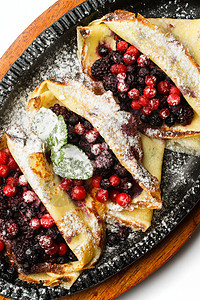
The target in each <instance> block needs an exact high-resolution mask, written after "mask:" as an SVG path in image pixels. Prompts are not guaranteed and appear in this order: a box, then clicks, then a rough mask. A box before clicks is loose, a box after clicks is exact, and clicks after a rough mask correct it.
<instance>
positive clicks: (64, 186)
mask: <svg viewBox="0 0 200 300" xmlns="http://www.w3.org/2000/svg"><path fill="white" fill-rule="evenodd" d="M72 185H73V181H72V180H71V179H68V178H64V179H63V180H62V181H61V182H60V184H59V187H60V188H61V190H63V191H69V190H70V189H71V188H72Z"/></svg>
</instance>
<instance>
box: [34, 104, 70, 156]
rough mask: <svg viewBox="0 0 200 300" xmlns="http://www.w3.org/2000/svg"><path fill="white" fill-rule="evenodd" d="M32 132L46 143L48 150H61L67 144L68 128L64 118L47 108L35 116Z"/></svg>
mask: <svg viewBox="0 0 200 300" xmlns="http://www.w3.org/2000/svg"><path fill="white" fill-rule="evenodd" d="M31 130H32V131H34V132H35V133H36V134H37V135H38V136H39V138H40V139H41V140H42V141H43V142H46V148H47V150H51V149H52V148H55V149H54V151H59V149H60V148H61V147H62V146H63V145H65V144H66V143H67V126H66V124H65V121H64V119H63V117H62V116H58V117H57V116H56V114H55V113H54V112H53V111H52V110H50V109H47V108H44V107H42V108H41V109H40V110H39V111H38V112H37V114H36V115H35V117H34V119H33V121H32V123H31Z"/></svg>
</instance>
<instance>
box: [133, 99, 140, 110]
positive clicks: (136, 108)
mask: <svg viewBox="0 0 200 300" xmlns="http://www.w3.org/2000/svg"><path fill="white" fill-rule="evenodd" d="M131 107H132V109H135V110H138V109H141V108H142V106H141V105H140V103H139V102H138V101H136V100H133V101H132V103H131Z"/></svg>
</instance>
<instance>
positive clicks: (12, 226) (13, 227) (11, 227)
mask: <svg viewBox="0 0 200 300" xmlns="http://www.w3.org/2000/svg"><path fill="white" fill-rule="evenodd" d="M6 230H7V232H8V234H10V235H11V236H15V235H17V234H18V231H19V227H18V225H17V224H16V223H14V222H9V223H8V224H7V226H6Z"/></svg>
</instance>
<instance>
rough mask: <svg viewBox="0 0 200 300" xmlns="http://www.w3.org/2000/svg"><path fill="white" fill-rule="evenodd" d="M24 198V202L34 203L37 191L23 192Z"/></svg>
mask: <svg viewBox="0 0 200 300" xmlns="http://www.w3.org/2000/svg"><path fill="white" fill-rule="evenodd" d="M22 198H23V199H24V202H26V203H32V202H33V201H35V200H36V198H37V196H36V193H34V192H33V191H30V190H27V191H24V192H23V194H22Z"/></svg>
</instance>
